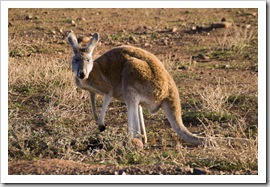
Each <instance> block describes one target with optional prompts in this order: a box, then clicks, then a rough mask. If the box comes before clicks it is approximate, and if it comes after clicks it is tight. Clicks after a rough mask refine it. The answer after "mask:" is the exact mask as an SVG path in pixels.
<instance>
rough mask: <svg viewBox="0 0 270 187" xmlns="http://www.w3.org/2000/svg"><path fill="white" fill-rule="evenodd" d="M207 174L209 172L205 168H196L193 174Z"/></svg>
mask: <svg viewBox="0 0 270 187" xmlns="http://www.w3.org/2000/svg"><path fill="white" fill-rule="evenodd" d="M207 173H208V171H207V170H206V169H204V168H198V167H196V168H194V169H193V174H194V175H206V174H207Z"/></svg>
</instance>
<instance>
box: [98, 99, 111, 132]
mask: <svg viewBox="0 0 270 187" xmlns="http://www.w3.org/2000/svg"><path fill="white" fill-rule="evenodd" d="M111 100H112V96H111V95H110V94H105V95H104V100H103V104H102V109H101V113H100V116H99V118H98V129H99V130H100V132H102V131H104V130H105V129H106V126H105V123H104V117H105V113H106V110H107V108H108V106H109V104H110V102H111Z"/></svg>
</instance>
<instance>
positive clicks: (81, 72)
mask: <svg viewBox="0 0 270 187" xmlns="http://www.w3.org/2000/svg"><path fill="white" fill-rule="evenodd" d="M77 77H79V78H80V79H83V78H84V77H85V74H84V72H83V71H78V73H77Z"/></svg>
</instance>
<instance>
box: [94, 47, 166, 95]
mask: <svg viewBox="0 0 270 187" xmlns="http://www.w3.org/2000/svg"><path fill="white" fill-rule="evenodd" d="M95 62H96V63H98V64H99V66H100V68H101V69H102V71H103V72H104V74H106V76H108V77H109V78H110V80H112V84H113V85H115V86H117V85H119V82H121V81H122V79H125V80H129V81H130V82H129V83H128V84H130V85H134V86H135V85H136V84H139V85H138V86H141V85H144V87H145V88H147V89H149V91H151V94H152V95H153V94H154V97H156V98H155V100H162V99H163V98H165V97H166V96H167V95H168V86H169V82H168V81H169V79H168V76H170V75H169V73H168V72H167V70H166V69H165V68H164V66H163V64H162V63H161V62H160V61H159V60H158V58H157V57H156V56H155V55H153V54H152V53H150V52H148V51H145V50H143V49H141V48H137V47H133V46H120V47H116V48H113V49H111V50H110V51H108V52H106V53H105V54H103V55H102V56H100V57H99V58H97V59H96V60H95ZM125 72H128V73H125Z"/></svg>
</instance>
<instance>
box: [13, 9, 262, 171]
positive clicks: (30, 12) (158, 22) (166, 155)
mask: <svg viewBox="0 0 270 187" xmlns="http://www.w3.org/2000/svg"><path fill="white" fill-rule="evenodd" d="M8 19H9V36H8V37H9V70H8V73H9V108H8V109H9V174H112V175H117V174H173V175H178V174H179V175H182V174H218V175H221V174H257V169H258V168H257V167H258V166H257V165H258V150H257V127H258V117H257V116H258V110H257V109H258V102H257V99H258V95H257V94H258V77H257V73H258V37H257V29H258V16H257V9H10V10H9V18H8ZM70 30H73V31H74V32H75V33H76V35H77V37H78V40H79V41H80V42H81V45H84V44H85V43H87V42H88V41H89V38H91V36H92V35H93V33H95V32H99V34H100V36H101V40H100V44H99V46H98V47H97V48H96V49H95V52H94V53H95V54H94V56H95V57H98V56H100V55H101V54H103V53H104V52H106V51H107V50H109V49H111V48H112V47H116V46H119V45H123V44H125V45H126V44H128V45H133V46H137V47H141V48H143V49H145V50H147V51H150V52H152V53H153V54H155V55H156V56H157V57H158V58H159V59H160V60H161V61H162V63H163V64H164V66H165V67H166V68H167V70H168V71H169V72H170V74H171V75H172V77H173V78H174V80H175V82H176V84H177V86H178V89H179V93H180V98H181V100H182V110H183V111H182V113H183V121H184V123H185V124H186V125H187V127H188V128H189V129H190V131H191V132H193V133H195V134H200V135H202V136H217V137H219V136H220V137H236V138H247V139H250V141H251V142H252V143H251V145H245V144H241V143H240V144H239V143H238V144H237V143H236V144H232V145H220V146H218V147H216V148H207V147H200V146H199V147H193V146H191V145H188V144H186V143H185V142H183V141H182V140H181V139H180V138H179V137H177V135H176V134H175V133H174V131H173V130H172V129H171V128H170V126H169V124H168V122H167V120H166V119H165V116H164V115H163V113H162V112H161V111H159V112H158V113H157V114H155V115H154V116H153V115H150V114H149V113H148V111H147V110H145V111H144V114H145V123H146V128H147V129H146V130H147V133H148V139H149V142H148V143H147V145H146V146H145V148H144V150H137V149H136V148H134V147H132V145H131V143H130V142H129V138H128V134H127V133H126V132H127V115H126V108H125V105H124V104H123V103H120V102H118V101H116V100H114V101H113V102H112V103H111V104H110V106H109V109H108V111H107V116H106V119H105V120H106V125H107V127H108V128H107V129H106V131H105V132H102V133H99V132H98V130H97V128H96V124H95V122H94V120H93V118H92V115H91V110H90V103H89V96H88V94H87V92H84V91H82V90H79V89H76V86H75V83H74V79H73V77H74V75H73V74H72V72H71V49H70V46H69V44H68V43H67V40H66V35H67V33H68V32H69V31H70ZM101 105H102V97H101V96H100V97H98V101H97V106H98V107H99V108H100V107H101Z"/></svg>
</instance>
